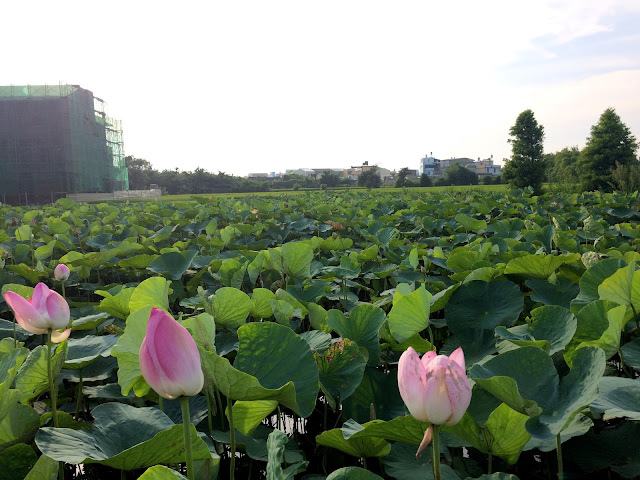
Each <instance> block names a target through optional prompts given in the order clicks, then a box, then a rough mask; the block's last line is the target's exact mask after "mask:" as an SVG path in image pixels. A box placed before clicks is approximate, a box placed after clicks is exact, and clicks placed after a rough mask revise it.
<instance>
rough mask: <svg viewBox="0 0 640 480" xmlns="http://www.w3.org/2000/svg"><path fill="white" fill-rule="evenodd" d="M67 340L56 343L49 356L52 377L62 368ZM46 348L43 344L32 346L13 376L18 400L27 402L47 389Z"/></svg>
mask: <svg viewBox="0 0 640 480" xmlns="http://www.w3.org/2000/svg"><path fill="white" fill-rule="evenodd" d="M67 344H68V342H67V341H64V342H62V343H59V344H57V345H56V347H55V348H56V349H55V352H54V353H53V356H52V358H51V368H52V371H53V378H56V377H57V376H58V374H59V373H60V370H62V365H63V364H64V360H65V358H66V356H67ZM47 355H48V349H47V347H46V346H45V345H40V346H38V347H36V348H34V349H33V350H32V351H31V353H29V356H28V357H27V359H26V360H25V361H24V363H23V364H22V366H21V367H20V370H18V374H17V375H16V378H15V382H16V383H15V388H16V390H18V391H20V393H21V396H20V402H22V403H27V402H29V401H31V400H33V399H34V398H36V397H37V396H38V395H40V394H41V393H43V392H46V391H48V390H49V370H48V369H47Z"/></svg>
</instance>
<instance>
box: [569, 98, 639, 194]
mask: <svg viewBox="0 0 640 480" xmlns="http://www.w3.org/2000/svg"><path fill="white" fill-rule="evenodd" d="M637 149H638V143H637V141H636V139H635V137H634V136H633V135H632V134H631V130H629V128H628V127H627V126H626V125H625V124H624V123H622V120H620V117H619V116H618V114H617V113H616V111H615V110H614V109H613V108H607V109H606V110H605V111H604V113H603V114H602V115H600V120H599V121H598V123H596V124H595V125H593V126H592V127H591V135H590V136H589V137H588V138H587V145H586V147H585V148H584V150H583V151H582V152H581V153H580V158H579V159H578V163H579V172H580V182H581V184H582V188H583V189H584V190H604V191H610V190H612V189H613V185H612V181H613V178H612V174H613V171H614V170H615V169H616V166H617V165H622V166H625V165H632V164H634V163H637V161H638V160H637V158H636V156H635V152H636V150H637Z"/></svg>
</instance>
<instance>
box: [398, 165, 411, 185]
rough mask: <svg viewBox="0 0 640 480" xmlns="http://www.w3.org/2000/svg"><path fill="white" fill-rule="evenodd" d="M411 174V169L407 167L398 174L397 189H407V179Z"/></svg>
mask: <svg viewBox="0 0 640 480" xmlns="http://www.w3.org/2000/svg"><path fill="white" fill-rule="evenodd" d="M410 173H411V172H410V171H409V169H408V168H407V167H403V168H401V169H400V171H399V172H398V176H397V178H396V183H395V186H396V187H405V186H406V185H407V177H408V176H409V174H410Z"/></svg>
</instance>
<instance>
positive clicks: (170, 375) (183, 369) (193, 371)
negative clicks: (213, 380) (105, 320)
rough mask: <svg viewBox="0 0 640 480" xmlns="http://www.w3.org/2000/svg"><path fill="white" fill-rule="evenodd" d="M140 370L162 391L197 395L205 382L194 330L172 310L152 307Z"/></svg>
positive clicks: (174, 395)
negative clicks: (189, 328) (183, 322)
mask: <svg viewBox="0 0 640 480" xmlns="http://www.w3.org/2000/svg"><path fill="white" fill-rule="evenodd" d="M140 370H141V371H142V376H143V377H144V379H145V380H146V381H147V383H148V384H149V386H150V387H151V388H153V389H154V390H155V391H156V392H157V393H158V395H160V396H162V397H164V398H168V399H173V398H177V397H179V396H181V395H185V396H189V395H197V394H198V392H200V390H202V386H203V385H204V375H203V374H202V368H201V367H200V353H198V347H197V346H196V342H195V341H194V340H193V338H192V337H191V334H189V332H188V331H187V329H186V328H184V327H183V326H182V325H180V324H179V323H178V322H176V321H175V320H174V319H173V318H172V317H171V316H170V315H169V314H167V313H166V312H164V311H162V310H159V309H157V308H153V309H151V315H149V323H148V324H147V334H146V335H145V337H144V340H143V341H142V345H141V347H140Z"/></svg>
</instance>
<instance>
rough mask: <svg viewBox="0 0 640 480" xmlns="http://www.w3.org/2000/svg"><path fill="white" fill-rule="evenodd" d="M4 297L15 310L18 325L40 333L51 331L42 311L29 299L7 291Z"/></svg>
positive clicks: (37, 333)
mask: <svg viewBox="0 0 640 480" xmlns="http://www.w3.org/2000/svg"><path fill="white" fill-rule="evenodd" d="M4 299H5V300H6V302H7V304H8V305H9V306H10V307H11V310H13V313H14V314H15V317H16V321H17V322H18V325H20V326H21V327H22V328H24V329H25V330H26V331H28V332H31V333H34V334H36V335H39V334H41V333H47V332H48V331H49V324H48V322H47V321H46V320H45V319H44V318H42V315H41V314H40V312H39V311H38V310H37V309H36V308H34V307H33V306H32V305H31V303H30V302H29V300H25V299H24V298H22V297H21V296H20V295H18V294H17V293H15V292H7V293H5V294H4Z"/></svg>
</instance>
